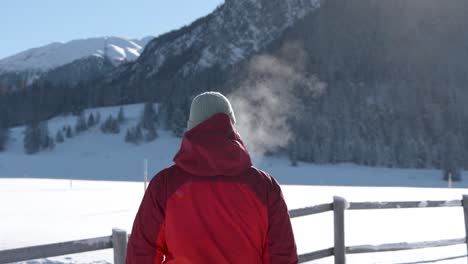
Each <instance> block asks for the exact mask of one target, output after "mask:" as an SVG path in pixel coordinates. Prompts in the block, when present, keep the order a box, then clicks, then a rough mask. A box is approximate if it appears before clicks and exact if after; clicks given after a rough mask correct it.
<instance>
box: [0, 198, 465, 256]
mask: <svg viewBox="0 0 468 264" xmlns="http://www.w3.org/2000/svg"><path fill="white" fill-rule="evenodd" d="M460 206H463V208H464V216H465V237H464V238H458V239H448V240H438V241H423V242H415V243H393V244H382V245H359V246H349V247H347V246H346V244H345V225H344V219H345V211H347V210H371V209H372V210H374V209H404V208H434V207H460ZM329 211H333V216H334V218H333V221H334V247H332V248H327V249H322V250H319V251H315V252H311V253H307V254H303V255H300V256H299V263H304V262H308V261H312V260H317V259H322V258H326V257H334V258H335V264H345V263H346V254H360V253H376V252H387V251H400V250H413V249H422V248H434V247H445V246H453V245H459V244H467V251H468V243H467V239H466V238H467V237H468V195H464V196H463V199H462V200H453V201H417V202H365V203H348V202H347V201H346V200H345V199H344V198H341V197H334V199H333V203H330V204H321V205H316V206H312V207H307V208H301V209H294V210H291V211H289V215H290V217H291V218H296V217H301V216H307V215H315V214H320V213H325V212H329ZM127 240H128V235H127V232H126V231H124V230H120V229H113V230H112V235H111V236H106V237H97V238H90V239H84V240H76V241H68V242H62V243H55V244H49V245H41V246H33V247H26V248H18V249H8V250H3V251H0V264H5V263H12V262H18V261H26V260H32V259H41V258H48V257H56V256H62V255H68V254H76V253H83V252H88V251H95V250H102V249H109V248H113V249H114V263H115V264H125V254H126V251H127Z"/></svg>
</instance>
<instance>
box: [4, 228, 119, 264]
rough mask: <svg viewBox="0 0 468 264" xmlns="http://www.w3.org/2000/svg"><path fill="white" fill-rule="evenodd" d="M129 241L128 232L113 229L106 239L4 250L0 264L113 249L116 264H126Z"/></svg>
mask: <svg viewBox="0 0 468 264" xmlns="http://www.w3.org/2000/svg"><path fill="white" fill-rule="evenodd" d="M127 240H128V235H127V232H126V231H124V230H121V229H112V235H111V236H106V237H96V238H90V239H83V240H75V241H68V242H61V243H55V244H49V245H41V246H33V247H25V248H17V249H8V250H3V251H0V263H1V264H4V263H12V262H18V261H26V260H32V259H42V258H49V257H57V256H63V255H68V254H76V253H83V252H89V251H95V250H101V249H109V248H113V249H114V263H115V264H125V254H126V252H127Z"/></svg>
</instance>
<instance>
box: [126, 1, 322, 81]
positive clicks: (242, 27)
mask: <svg viewBox="0 0 468 264" xmlns="http://www.w3.org/2000/svg"><path fill="white" fill-rule="evenodd" d="M319 4H320V1H319V0H226V2H225V3H224V4H223V5H221V6H219V7H218V8H217V9H216V10H215V11H214V12H213V13H211V14H210V15H208V16H206V17H204V18H202V19H199V20H197V21H196V22H194V23H193V24H191V25H190V26H187V27H185V28H182V29H180V30H177V31H173V32H170V33H167V34H165V35H162V36H160V37H158V38H156V39H154V40H153V41H152V42H150V43H149V44H148V46H147V48H146V49H145V51H144V52H143V54H142V56H141V57H140V58H139V59H138V60H137V62H136V63H135V64H134V65H133V66H132V67H131V68H130V69H128V70H129V72H125V71H121V74H124V75H127V76H128V75H131V76H133V77H135V78H138V77H143V79H144V78H149V77H151V76H153V75H157V74H158V73H159V72H160V71H161V69H163V68H165V67H171V69H172V68H173V67H176V68H177V72H172V73H171V74H182V76H187V75H191V74H194V73H197V72H199V71H200V70H203V69H206V68H209V67H211V66H214V65H219V66H221V67H226V66H228V65H233V64H235V63H237V62H240V61H242V60H245V59H246V58H248V57H249V56H251V55H252V54H254V53H256V52H258V51H260V50H261V49H262V48H264V47H265V46H267V45H268V44H269V43H271V42H272V41H273V40H275V39H277V38H278V37H279V36H280V35H281V34H282V33H283V32H284V30H285V29H287V28H288V27H290V26H292V25H293V24H294V23H295V22H296V21H298V20H299V19H301V18H303V17H304V16H305V15H306V14H308V13H310V12H311V11H312V10H315V9H316V8H318V7H319ZM177 58H179V59H177ZM180 58H183V59H180ZM142 74H143V75H144V76H141V75H142ZM117 78H118V77H117Z"/></svg>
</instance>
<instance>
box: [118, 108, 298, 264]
mask: <svg viewBox="0 0 468 264" xmlns="http://www.w3.org/2000/svg"><path fill="white" fill-rule="evenodd" d="M174 162H175V165H174V166H172V167H170V168H168V169H165V170H163V171H161V172H160V173H158V175H156V176H155V177H154V178H153V180H152V181H151V183H150V185H149V187H148V190H147V191H146V193H145V196H144V198H143V201H142V203H141V206H140V209H139V211H138V214H137V216H136V218H135V222H134V225H133V230H132V234H131V237H130V241H129V245H128V251H127V264H146V263H148V264H149V263H152V264H154V263H196V264H198V263H200V264H202V263H297V253H296V246H295V243H294V236H293V233H292V228H291V223H290V220H289V216H288V211H287V207H286V204H285V202H284V199H283V196H282V193H281V189H280V187H279V185H278V183H277V182H276V181H275V180H274V179H273V178H272V177H271V176H269V175H268V174H266V173H264V172H262V171H260V170H257V169H255V168H253V167H252V164H251V161H250V156H249V154H248V152H247V151H246V149H245V147H244V145H243V143H242V141H241V139H240V136H239V135H238V134H237V133H236V132H235V130H234V128H233V126H232V124H231V122H230V119H229V117H228V116H227V115H225V114H216V115H214V116H212V117H211V118H210V119H208V120H206V121H205V122H203V123H201V124H200V125H198V126H196V127H194V128H193V129H191V130H190V131H188V132H187V133H186V134H185V135H184V138H183V141H182V146H181V149H180V150H179V152H178V153H177V155H176V156H175V158H174Z"/></svg>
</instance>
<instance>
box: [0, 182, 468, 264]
mask: <svg viewBox="0 0 468 264" xmlns="http://www.w3.org/2000/svg"><path fill="white" fill-rule="evenodd" d="M282 188H283V192H284V195H285V198H286V201H287V204H288V206H289V208H290V209H293V208H300V207H304V206H310V205H314V204H319V203H323V202H331V199H332V196H333V195H341V196H344V197H346V198H347V199H349V200H350V201H393V200H429V199H432V200H434V199H435V200H438V199H443V200H452V199H460V198H461V196H462V194H463V193H466V192H465V190H463V189H451V190H449V189H429V188H394V187H392V188H389V187H372V188H369V187H333V186H292V185H283V187H282ZM142 195H143V183H141V182H139V183H138V182H111V181H73V186H72V187H70V181H69V180H51V179H0V203H1V208H2V209H1V210H0V219H1V220H0V250H1V249H7V248H17V247H24V246H31V245H38V244H48V243H54V242H61V241H68V240H77V239H85V238H92V237H99V236H107V235H110V233H111V229H112V228H113V227H119V228H122V229H125V230H127V231H130V230H131V226H132V223H133V219H134V216H135V213H136V211H137V209H138V206H139V203H140V201H141V198H142ZM292 224H293V228H294V233H295V236H296V243H297V245H298V251H299V253H306V252H310V251H314V250H318V249H323V248H328V247H332V246H333V216H332V214H331V213H330V212H329V213H324V214H319V215H315V216H307V217H301V218H295V219H293V220H292ZM345 224H346V232H347V233H346V243H347V245H358V244H381V243H394V242H416V241H424V240H439V239H451V238H461V237H463V236H464V222H463V210H462V208H461V207H460V208H442V209H440V208H437V209H401V210H383V211H382V210H379V211H375V210H374V211H372V210H370V211H349V212H346V223H345ZM465 255H466V247H465V246H464V245H461V246H455V247H447V248H439V249H426V250H414V251H402V252H392V253H374V254H364V255H350V256H348V263H355V264H365V263H425V262H423V261H428V262H427V263H432V262H429V261H434V262H435V263H447V264H448V263H466V261H467V260H466V258H465V257H462V256H465ZM458 257H459V258H458ZM452 258H453V259H452ZM444 259H445V260H444ZM436 260H440V261H437V262H436ZM442 260H444V261H442ZM27 263H112V251H111V250H103V251H95V252H90V253H84V254H76V255H72V256H63V257H57V258H50V259H47V260H40V261H33V262H27ZM311 263H317V264H318V263H321V264H322V263H323V264H325V263H327V264H328V263H333V259H332V258H327V259H323V260H318V261H313V262H311Z"/></svg>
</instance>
